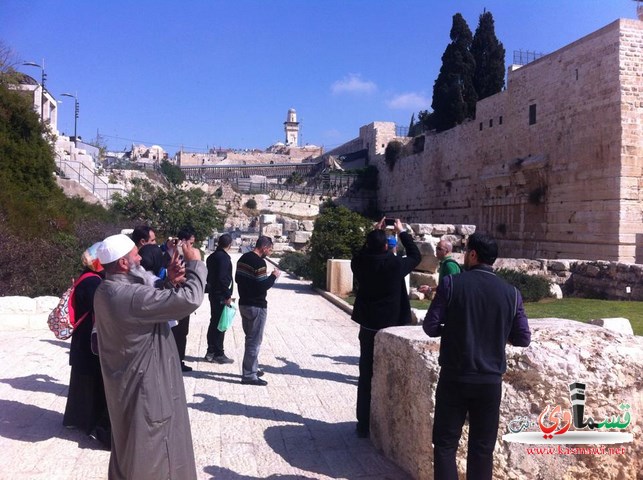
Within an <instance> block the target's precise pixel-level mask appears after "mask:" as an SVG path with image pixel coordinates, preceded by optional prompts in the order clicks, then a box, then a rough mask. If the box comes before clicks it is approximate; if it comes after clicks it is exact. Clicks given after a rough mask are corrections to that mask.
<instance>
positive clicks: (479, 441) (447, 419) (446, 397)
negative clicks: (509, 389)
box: [433, 378, 502, 480]
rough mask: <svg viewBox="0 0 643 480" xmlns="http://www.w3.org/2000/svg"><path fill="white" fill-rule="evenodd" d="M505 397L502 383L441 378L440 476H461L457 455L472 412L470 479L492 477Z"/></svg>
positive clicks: (436, 443) (436, 423)
mask: <svg viewBox="0 0 643 480" xmlns="http://www.w3.org/2000/svg"><path fill="white" fill-rule="evenodd" d="M501 397H502V384H501V383H479V384H476V383H463V382H450V381H445V380H443V379H442V378H440V380H439V381H438V387H437V390H436V392H435V415H434V418H433V471H434V477H435V478H436V479H440V480H458V472H457V469H456V463H455V457H456V452H457V450H458V442H459V441H460V435H461V434H462V426H463V425H464V421H465V418H466V417H467V414H468V415H469V445H468V453H467V480H491V475H492V470H493V448H494V447H495V445H496V437H497V435H498V421H499V416H500V399H501Z"/></svg>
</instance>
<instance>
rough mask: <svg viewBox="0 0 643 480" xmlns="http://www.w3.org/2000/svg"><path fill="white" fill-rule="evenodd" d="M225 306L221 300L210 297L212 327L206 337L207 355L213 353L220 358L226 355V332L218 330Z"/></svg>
mask: <svg viewBox="0 0 643 480" xmlns="http://www.w3.org/2000/svg"><path fill="white" fill-rule="evenodd" d="M224 306H225V305H224V304H223V303H221V299H220V298H217V297H213V296H210V326H209V327H208V333H207V336H206V337H207V339H208V352H207V353H213V354H214V356H215V357H220V356H222V355H223V354H224V352H223V340H225V332H220V331H219V329H218V328H217V326H218V325H219V319H220V318H221V312H223V307H224Z"/></svg>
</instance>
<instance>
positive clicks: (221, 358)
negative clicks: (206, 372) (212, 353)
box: [212, 355, 234, 365]
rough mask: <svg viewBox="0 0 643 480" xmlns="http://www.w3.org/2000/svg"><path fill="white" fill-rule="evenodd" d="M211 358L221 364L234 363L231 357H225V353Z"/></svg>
mask: <svg viewBox="0 0 643 480" xmlns="http://www.w3.org/2000/svg"><path fill="white" fill-rule="evenodd" d="M212 360H213V361H215V362H217V363H219V364H221V365H224V364H226V363H234V360H232V359H231V358H228V357H226V356H225V355H219V356H218V357H214V358H213V359H212Z"/></svg>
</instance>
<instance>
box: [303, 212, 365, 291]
mask: <svg viewBox="0 0 643 480" xmlns="http://www.w3.org/2000/svg"><path fill="white" fill-rule="evenodd" d="M371 226H372V225H371V222H370V220H368V219H367V218H366V217H363V216H362V215H360V214H359V213H355V212H353V211H351V210H349V209H348V208H346V207H343V206H340V205H337V204H335V203H333V202H332V201H327V202H325V203H324V204H323V205H322V206H321V207H320V213H319V215H318V216H317V219H316V220H315V228H314V230H313V235H312V237H311V239H310V268H311V272H312V279H313V285H315V286H317V287H320V288H326V261H327V260H328V259H330V258H339V259H341V258H344V259H348V258H351V257H352V256H353V254H355V253H356V252H357V251H358V250H359V249H360V248H361V247H362V245H363V244H364V239H365V237H366V232H367V231H368V230H369V229H370V228H371Z"/></svg>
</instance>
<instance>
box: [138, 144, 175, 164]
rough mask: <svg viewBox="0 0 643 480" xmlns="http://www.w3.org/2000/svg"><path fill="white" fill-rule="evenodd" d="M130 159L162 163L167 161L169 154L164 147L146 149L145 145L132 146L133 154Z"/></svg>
mask: <svg viewBox="0 0 643 480" xmlns="http://www.w3.org/2000/svg"><path fill="white" fill-rule="evenodd" d="M130 158H131V160H132V161H135V162H136V161H140V160H147V161H152V162H160V161H161V160H166V159H167V158H168V154H167V152H166V151H165V150H163V148H162V147H160V146H158V145H152V146H151V147H146V146H145V145H143V144H139V145H136V144H132V152H131V153H130Z"/></svg>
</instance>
